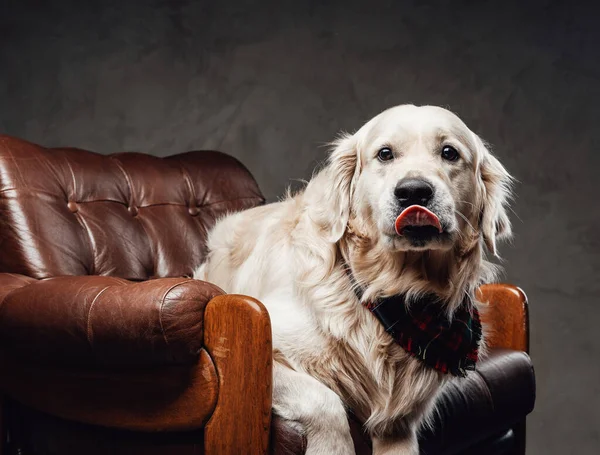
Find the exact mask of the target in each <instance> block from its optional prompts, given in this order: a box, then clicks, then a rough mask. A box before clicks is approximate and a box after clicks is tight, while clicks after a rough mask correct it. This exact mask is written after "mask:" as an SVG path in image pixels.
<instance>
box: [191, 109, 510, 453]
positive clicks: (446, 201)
mask: <svg viewBox="0 0 600 455" xmlns="http://www.w3.org/2000/svg"><path fill="white" fill-rule="evenodd" d="M510 187H511V177H510V175H509V174H508V172H507V171H506V170H505V168H504V167H503V166H502V165H501V164H500V162H499V161H498V160H497V159H496V158H495V157H494V156H492V154H491V153H490V151H489V150H488V149H487V148H486V146H485V145H484V143H483V142H482V140H481V139H480V138H479V137H478V136H477V135H476V134H475V133H473V132H472V131H471V130H470V129H469V128H467V126H466V125H465V124H464V123H463V122H462V121H461V120H460V119H459V118H458V117H457V116H456V115H454V114H453V113H451V112H449V111H447V110H445V109H442V108H440V107H435V106H421V107H417V106H413V105H401V106H396V107H393V108H390V109H388V110H386V111H384V112H382V113H381V114H379V115H377V116H376V117H374V118H373V119H372V120H370V121H369V122H368V123H366V124H365V125H364V126H363V127H362V128H360V129H359V130H358V131H357V132H356V133H355V134H352V135H349V134H346V135H343V136H342V137H340V138H339V139H338V140H337V141H335V142H334V144H333V148H332V152H331V154H330V155H329V159H328V161H327V164H326V165H325V166H324V167H323V169H321V170H320V171H319V172H318V173H317V174H316V175H315V176H314V177H313V178H312V179H311V180H310V182H308V184H307V185H306V188H305V189H304V190H303V191H301V192H299V193H298V194H295V195H288V197H287V198H285V200H283V201H281V202H277V203H273V204H268V205H265V206H262V207H257V208H254V209H251V210H247V211H244V212H240V213H236V214H231V215H228V216H226V217H225V218H223V219H221V220H220V221H219V222H218V223H217V224H216V226H215V227H214V229H213V230H212V231H211V232H210V234H209V240H208V247H209V254H208V258H207V261H206V262H205V263H204V264H202V265H201V266H200V267H199V268H198V270H197V271H196V273H195V275H194V277H195V278H197V279H203V280H207V281H210V282H213V283H215V284H217V285H218V286H220V287H221V288H223V289H224V290H225V291H227V292H230V293H240V294H246V295H250V296H253V297H255V298H257V299H259V300H260V301H262V303H263V304H264V305H265V306H266V308H267V309H268V311H269V315H270V317H271V321H272V327H273V346H274V378H273V381H274V387H273V389H274V392H273V410H274V412H275V413H277V414H278V415H280V416H282V417H283V418H284V419H286V420H287V421H288V422H289V423H290V425H293V426H295V427H296V428H298V429H300V430H301V431H303V432H304V434H305V435H306V437H307V452H306V453H307V454H309V455H317V454H323V455H333V454H343V455H347V454H352V453H354V448H353V444H352V439H351V437H350V430H349V425H348V421H347V414H346V411H347V409H352V411H353V412H354V413H355V414H356V416H358V417H359V418H360V419H361V420H362V421H363V422H364V428H365V430H366V431H367V432H368V433H369V435H370V436H371V437H372V440H373V453H374V454H376V455H383V454H411V455H412V454H417V453H418V443H417V432H418V429H419V427H420V425H421V424H422V423H423V422H424V420H426V418H427V416H428V415H429V414H430V413H431V410H432V409H433V407H434V402H435V398H436V395H437V394H438V393H439V391H440V390H442V388H443V385H444V384H445V383H446V382H447V381H448V380H451V376H450V375H448V374H444V373H443V372H440V371H438V370H436V369H433V368H431V367H429V366H427V365H425V364H424V363H423V362H421V361H420V360H419V359H417V358H415V357H414V356H411V355H409V354H408V353H407V352H406V351H405V350H404V349H403V348H401V347H400V346H399V345H398V344H397V343H396V342H395V341H394V339H393V338H392V337H391V336H390V335H389V334H388V333H387V332H386V331H385V329H384V327H383V326H382V324H381V323H380V322H379V321H378V320H377V319H376V318H375V317H374V316H373V314H372V313H371V312H370V311H369V310H368V309H367V308H366V307H365V305H364V303H365V302H368V301H373V299H376V298H378V297H380V296H393V295H400V294H403V295H405V296H406V302H407V304H408V303H410V302H411V301H412V299H417V298H418V296H420V295H422V294H423V293H434V294H435V295H437V296H438V297H439V300H440V303H439V305H440V307H442V308H443V309H444V311H445V313H446V314H447V315H448V317H449V318H451V317H452V314H453V312H454V311H455V310H456V309H457V308H458V307H459V306H460V305H461V303H462V302H465V301H466V302H467V304H468V305H469V306H470V307H475V306H477V305H478V302H476V300H475V290H476V288H477V287H478V286H479V285H480V284H481V283H482V282H483V281H488V280H490V279H492V278H493V273H494V269H493V267H492V266H491V264H490V263H489V262H487V261H486V260H485V252H484V245H485V246H486V247H487V249H488V251H489V252H491V253H492V254H494V255H495V254H496V241H497V240H498V239H501V238H503V237H508V236H509V235H510V233H511V226H510V222H509V219H508V217H507V213H506V209H507V201H508V198H509V196H510ZM408 207H410V209H409V210H407V208H408ZM415 207H416V209H415ZM357 287H359V288H360V289H361V293H357V292H355V291H356V288H357Z"/></svg>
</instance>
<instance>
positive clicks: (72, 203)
mask: <svg viewBox="0 0 600 455" xmlns="http://www.w3.org/2000/svg"><path fill="white" fill-rule="evenodd" d="M67 208H68V209H69V210H70V211H71V212H73V213H77V211H78V210H79V207H78V206H77V202H75V201H69V202H68V203H67Z"/></svg>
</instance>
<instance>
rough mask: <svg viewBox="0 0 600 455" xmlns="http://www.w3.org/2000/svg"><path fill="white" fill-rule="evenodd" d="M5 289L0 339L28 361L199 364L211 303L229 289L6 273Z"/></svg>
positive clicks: (0, 283)
mask: <svg viewBox="0 0 600 455" xmlns="http://www.w3.org/2000/svg"><path fill="white" fill-rule="evenodd" d="M19 285H20V286H19ZM0 287H1V288H2V290H4V291H5V292H4V294H5V295H4V298H2V299H1V300H0V315H1V316H0V344H6V345H12V346H13V349H11V354H12V355H14V356H18V357H19V359H20V360H21V361H23V362H28V361H30V362H33V363H36V364H51V365H56V366H58V365H70V366H74V365H77V366H99V365H105V366H119V365H120V366H128V367H132V366H143V365H169V364H179V363H189V364H192V363H195V362H197V360H198V353H199V351H200V348H201V347H202V341H203V330H202V329H203V316H204V308H205V307H206V304H207V303H208V302H209V301H210V300H211V299H213V298H214V297H216V296H217V295H220V294H222V291H221V290H220V289H219V288H217V287H216V286H214V285H212V284H210V283H205V282H202V281H196V280H192V279H186V278H161V279H156V280H150V281H145V282H140V283H132V282H131V281H127V280H124V279H122V278H115V277H100V276H78V277H56V278H48V279H45V280H41V281H39V280H35V279H32V278H28V277H25V276H23V275H13V274H0ZM7 289H12V290H11V291H10V292H8V293H6V290H7Z"/></svg>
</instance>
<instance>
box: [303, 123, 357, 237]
mask: <svg viewBox="0 0 600 455" xmlns="http://www.w3.org/2000/svg"><path fill="white" fill-rule="evenodd" d="M359 173H360V159H359V156H358V150H357V140H356V136H354V135H350V134H344V135H342V136H341V137H339V138H338V139H337V140H336V141H334V142H333V143H332V151H331V153H330V155H329V159H328V162H327V165H326V167H325V168H324V169H323V170H322V171H321V172H320V173H319V174H318V175H317V176H316V177H315V178H314V179H313V180H312V181H311V182H310V183H309V186H308V187H307V189H306V196H307V197H308V198H309V210H310V217H311V218H312V220H313V221H314V222H315V223H316V224H317V225H318V226H319V227H320V228H321V229H322V230H323V231H324V234H325V236H326V238H327V239H328V240H329V241H331V242H333V243H335V242H337V241H338V240H340V239H341V238H342V236H343V235H344V233H345V232H346V227H347V225H348V220H349V218H350V209H351V201H352V194H353V193H354V186H355V182H356V178H357V177H358V174H359Z"/></svg>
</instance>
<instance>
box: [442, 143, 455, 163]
mask: <svg viewBox="0 0 600 455" xmlns="http://www.w3.org/2000/svg"><path fill="white" fill-rule="evenodd" d="M442 158H444V159H445V160H448V161H456V160H457V159H458V152H457V151H456V149H455V148H454V147H450V146H449V145H445V146H444V148H443V149H442Z"/></svg>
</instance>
